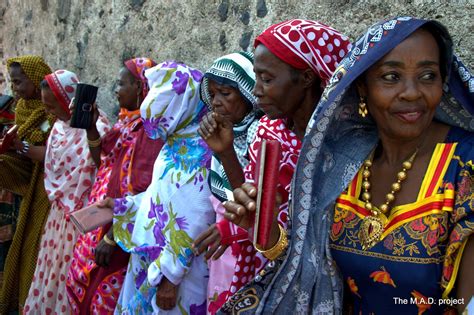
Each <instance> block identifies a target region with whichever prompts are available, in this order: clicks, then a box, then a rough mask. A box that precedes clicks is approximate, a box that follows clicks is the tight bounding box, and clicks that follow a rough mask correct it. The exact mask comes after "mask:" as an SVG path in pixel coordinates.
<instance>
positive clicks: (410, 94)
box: [400, 78, 421, 101]
mask: <svg viewBox="0 0 474 315" xmlns="http://www.w3.org/2000/svg"><path fill="white" fill-rule="evenodd" d="M420 97H421V91H420V88H419V86H418V83H417V82H416V79H410V78H409V79H406V81H405V84H404V85H403V90H402V91H401V93H400V98H401V99H404V100H407V101H414V100H417V99H419V98H420Z"/></svg>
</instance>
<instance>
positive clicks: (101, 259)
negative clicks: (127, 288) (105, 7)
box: [95, 239, 115, 267]
mask: <svg viewBox="0 0 474 315" xmlns="http://www.w3.org/2000/svg"><path fill="white" fill-rule="evenodd" d="M114 249H115V246H112V245H109V244H107V243H106V242H105V241H104V239H102V240H101V241H100V242H99V244H98V245H97V247H96V248H95V263H96V264H97V265H99V266H101V267H107V266H108V265H109V263H110V257H112V254H113V252H114Z"/></svg>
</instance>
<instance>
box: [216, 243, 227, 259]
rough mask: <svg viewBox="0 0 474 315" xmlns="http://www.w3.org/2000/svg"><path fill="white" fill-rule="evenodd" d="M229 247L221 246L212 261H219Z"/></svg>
mask: <svg viewBox="0 0 474 315" xmlns="http://www.w3.org/2000/svg"><path fill="white" fill-rule="evenodd" d="M228 247H229V245H221V246H219V248H218V249H217V251H216V253H215V254H214V255H213V256H212V259H213V260H217V259H219V258H220V257H221V256H222V254H224V253H225V251H226V249H227V248H228Z"/></svg>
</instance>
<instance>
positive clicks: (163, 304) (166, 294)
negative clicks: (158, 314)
mask: <svg viewBox="0 0 474 315" xmlns="http://www.w3.org/2000/svg"><path fill="white" fill-rule="evenodd" d="M177 298H178V286H177V285H174V284H173V283H171V281H169V280H168V279H167V278H166V277H163V279H162V280H161V282H160V284H159V285H158V290H157V291H156V305H158V307H159V308H161V309H162V310H165V311H169V310H172V309H173V308H175V307H176V300H177Z"/></svg>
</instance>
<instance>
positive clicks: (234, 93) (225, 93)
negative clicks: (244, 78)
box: [208, 79, 249, 125]
mask: <svg viewBox="0 0 474 315" xmlns="http://www.w3.org/2000/svg"><path fill="white" fill-rule="evenodd" d="M208 82H209V84H208V89H209V95H210V97H211V106H212V110H213V111H214V112H216V113H218V114H221V115H222V116H224V117H225V118H227V119H229V120H230V121H231V122H232V123H233V124H234V125H235V124H237V123H239V122H241V121H242V119H244V117H245V115H247V113H248V112H249V108H248V105H247V102H246V101H245V99H244V97H243V96H242V94H240V92H239V91H238V90H237V89H236V88H233V87H231V86H228V85H222V84H218V83H217V82H215V81H213V80H211V79H209V81H208Z"/></svg>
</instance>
